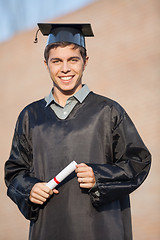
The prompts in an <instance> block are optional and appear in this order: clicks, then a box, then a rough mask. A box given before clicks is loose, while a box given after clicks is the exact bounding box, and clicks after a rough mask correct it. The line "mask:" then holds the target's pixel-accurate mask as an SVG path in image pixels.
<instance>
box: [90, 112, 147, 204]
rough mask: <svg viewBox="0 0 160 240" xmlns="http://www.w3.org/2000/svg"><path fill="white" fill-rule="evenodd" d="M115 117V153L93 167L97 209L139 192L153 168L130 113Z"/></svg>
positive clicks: (94, 200) (91, 194)
mask: <svg viewBox="0 0 160 240" xmlns="http://www.w3.org/2000/svg"><path fill="white" fill-rule="evenodd" d="M112 114H113V115H112V121H111V122H112V128H111V129H112V131H111V139H112V141H111V149H112V151H111V152H112V154H111V156H110V159H107V162H108V163H107V164H92V168H93V171H94V174H95V178H96V189H94V188H93V190H92V189H91V190H90V197H91V201H92V204H93V205H94V206H95V207H98V206H100V205H102V204H105V203H107V202H111V201H114V200H118V199H121V198H123V197H124V196H125V195H128V194H130V193H131V192H133V191H134V190H135V189H137V188H138V187H139V186H140V185H141V184H142V183H143V181H144V180H145V178H146V177H147V175H148V172H149V169H150V165H151V155H150V153H149V151H148V149H147V148H146V146H145V145H144V143H143V141H142V139H141V137H140V136H139V134H138V132H137V130H136V128H135V126H134V124H133V122H132V121H131V119H130V118H129V116H128V115H127V113H126V112H125V111H124V110H123V114H121V116H120V115H118V114H117V111H115V110H113V113H112ZM106 158H108V157H106Z"/></svg>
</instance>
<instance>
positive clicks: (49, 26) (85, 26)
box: [35, 23, 94, 48]
mask: <svg viewBox="0 0 160 240" xmlns="http://www.w3.org/2000/svg"><path fill="white" fill-rule="evenodd" d="M38 27H39V29H38V31H39V30H40V31H41V33H42V34H43V35H44V36H48V41H47V45H49V44H51V43H56V42H69V43H74V44H77V45H79V46H82V47H84V48H85V37H93V36H94V34H93V31H92V28H91V24H89V23H82V24H73V23H38ZM38 31H37V32H38ZM35 42H37V34H36V38H35Z"/></svg>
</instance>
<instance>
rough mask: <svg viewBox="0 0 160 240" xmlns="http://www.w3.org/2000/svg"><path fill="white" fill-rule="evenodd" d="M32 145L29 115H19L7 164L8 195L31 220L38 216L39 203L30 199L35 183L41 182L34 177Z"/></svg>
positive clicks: (6, 181)
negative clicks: (34, 202)
mask: <svg viewBox="0 0 160 240" xmlns="http://www.w3.org/2000/svg"><path fill="white" fill-rule="evenodd" d="M32 163H33V156H32V145H31V140H30V137H29V128H28V117H27V115H25V116H23V117H22V116H21V117H19V119H18V121H17V124H16V128H15V132H14V137H13V141H12V148H11V153H10V157H9V159H8V161H7V162H6V164H5V183H6V185H7V187H8V191H7V195H8V196H9V197H10V198H11V199H12V200H13V201H14V202H15V203H16V204H17V206H18V208H19V209H20V211H21V213H22V214H23V215H24V216H25V218H27V219H29V220H36V219H37V217H38V212H39V208H38V205H36V204H33V203H31V202H30V201H29V195H30V191H31V189H32V187H33V185H34V184H35V183H37V182H40V180H39V179H37V178H35V177H34V171H33V164H32Z"/></svg>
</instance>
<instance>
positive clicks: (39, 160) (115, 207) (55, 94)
mask: <svg viewBox="0 0 160 240" xmlns="http://www.w3.org/2000/svg"><path fill="white" fill-rule="evenodd" d="M39 28H40V30H41V32H42V33H43V34H44V35H49V39H48V43H47V46H46V48H45V54H44V55H45V64H46V67H47V69H48V71H49V74H50V77H51V79H52V81H53V89H52V91H51V93H50V94H49V96H47V97H46V98H45V99H42V100H40V101H36V102H34V103H32V104H30V105H28V106H27V107H26V108H25V109H24V110H23V111H22V112H21V113H20V116H19V118H18V120H17V124H16V129H15V134H14V138H13V144H12V150H11V155H10V158H9V160H8V161H7V162H6V165H5V181H6V184H7V187H8V196H9V197H10V198H11V199H12V200H13V201H14V202H15V203H16V204H17V205H18V207H19V209H20V211H21V212H22V214H23V215H24V216H25V217H26V218H27V219H29V220H30V221H31V224H30V236H29V239H31V240H36V239H37V240H44V239H47V240H48V239H56V240H62V239H63V240H70V239H74V240H81V239H84V240H93V239H94V240H100V239H107V240H131V239H132V230H131V216H130V202H129V194H130V193H131V192H133V191H134V190H135V189H136V188H138V187H139V186H140V185H141V184H142V182H143V181H144V180H145V178H146V177H147V175H148V172H149V169H150V163H151V156H150V153H149V152H148V150H147V148H146V147H145V145H144V143H143V142H142V140H141V138H140V136H139V134H138V132H137V130H136V129H135V126H134V125H133V123H132V121H131V120H130V118H129V116H128V115H127V113H126V112H125V110H124V109H123V108H122V107H121V106H120V105H119V104H118V103H116V102H114V101H113V100H111V99H108V98H106V97H103V96H99V95H97V94H95V93H93V92H91V91H90V90H89V89H88V87H87V86H86V85H82V75H83V71H84V69H85V67H86V65H87V62H88V57H87V55H86V49H85V40H84V36H93V33H92V30H91V27H90V25H89V24H59V25H58V24H39ZM73 160H75V161H76V162H77V163H78V165H77V168H76V170H75V172H74V173H72V174H71V175H69V177H67V178H66V179H65V180H64V181H63V182H62V183H61V184H60V185H58V187H57V189H53V190H51V189H50V188H49V187H47V186H46V182H48V181H49V180H50V179H51V178H53V177H54V176H56V175H57V174H58V173H59V172H60V171H61V170H62V169H63V168H64V167H65V166H67V165H68V164H69V163H70V162H71V161H73Z"/></svg>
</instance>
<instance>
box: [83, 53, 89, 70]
mask: <svg viewBox="0 0 160 240" xmlns="http://www.w3.org/2000/svg"><path fill="white" fill-rule="evenodd" d="M88 60H89V57H88V56H86V60H85V63H84V69H85V68H86V66H87V64H88Z"/></svg>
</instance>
